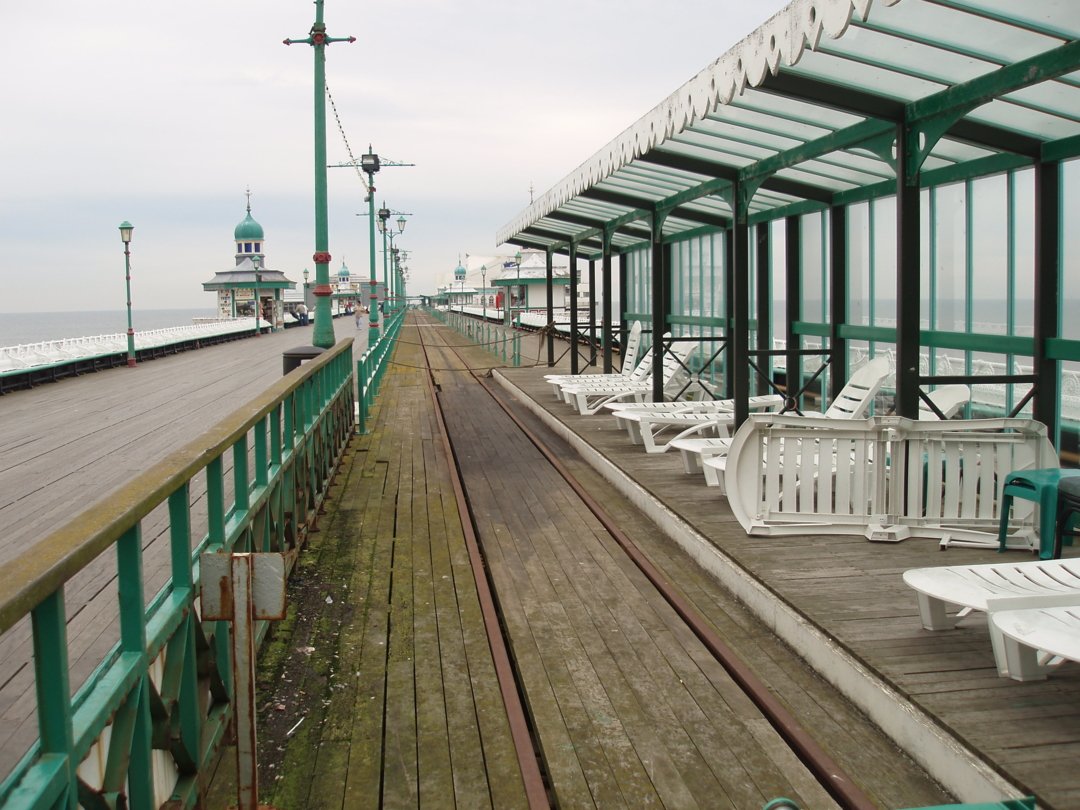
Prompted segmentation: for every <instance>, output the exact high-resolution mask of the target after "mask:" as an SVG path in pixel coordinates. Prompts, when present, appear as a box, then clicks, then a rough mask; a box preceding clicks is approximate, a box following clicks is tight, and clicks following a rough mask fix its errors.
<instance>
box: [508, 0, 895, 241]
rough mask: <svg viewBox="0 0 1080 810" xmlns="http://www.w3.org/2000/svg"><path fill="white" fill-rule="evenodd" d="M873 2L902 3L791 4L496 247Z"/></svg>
mask: <svg viewBox="0 0 1080 810" xmlns="http://www.w3.org/2000/svg"><path fill="white" fill-rule="evenodd" d="M875 2H876V3H878V4H879V5H884V6H892V5H896V4H897V3H899V2H901V0H793V2H792V3H791V4H790V5H789V6H787V8H785V9H784V10H783V11H780V12H778V13H777V14H776V15H775V16H773V17H772V18H771V19H769V20H768V21H767V22H766V23H765V24H764V25H762V26H761V27H760V28H758V29H757V30H756V31H754V32H753V33H752V34H750V35H749V36H747V37H746V38H745V39H743V40H742V41H741V42H739V43H738V44H737V45H735V46H734V47H733V48H732V49H731V50H729V51H728V52H727V53H725V54H724V55H723V56H721V57H720V58H719V59H717V60H716V61H715V62H713V63H712V64H710V65H709V66H708V67H706V68H705V69H704V70H702V71H701V72H700V73H698V74H697V75H696V76H694V77H693V78H692V79H690V81H688V82H687V83H686V84H684V85H683V86H682V87H680V88H679V89H678V90H676V91H675V92H674V93H672V94H671V95H670V96H668V97H667V98H666V99H664V100H663V101H662V102H660V103H659V104H658V105H657V106H656V107H654V108H653V109H652V110H651V111H650V112H648V113H646V114H645V115H644V116H642V117H641V118H640V119H639V120H638V121H637V122H635V123H634V124H633V125H632V126H630V127H629V128H627V129H626V130H624V131H623V132H622V133H620V134H619V135H618V137H616V138H615V139H614V140H613V141H611V142H610V143H608V144H607V145H606V146H604V147H603V148H602V149H601V150H600V151H599V152H597V153H596V154H595V155H593V156H592V157H591V158H589V159H588V160H586V161H585V162H584V163H583V164H581V166H579V167H578V168H577V169H575V170H574V171H573V172H572V173H571V174H569V175H567V176H566V177H565V178H563V179H562V180H561V181H560V182H559V183H558V184H556V185H555V186H554V187H553V188H551V189H550V190H549V191H547V192H546V193H544V194H543V195H542V196H541V197H540V198H539V199H537V200H536V201H535V202H534V203H533V204H532V205H530V206H529V207H528V208H526V209H525V210H524V211H522V212H521V213H520V214H519V215H518V216H517V217H516V218H515V219H514V220H513V221H512V222H510V223H508V224H507V225H505V226H503V228H501V229H500V230H499V232H498V233H497V234H496V241H497V244H502V243H504V242H506V241H507V240H508V239H511V238H513V237H514V236H515V235H517V234H518V233H520V232H521V231H523V230H524V229H525V228H528V227H529V226H530V225H532V224H533V223H535V222H536V221H537V220H539V219H542V218H543V217H545V216H547V215H548V214H550V213H551V212H552V211H555V210H556V209H558V208H559V207H560V206H561V205H563V204H564V203H566V202H567V201H569V200H571V199H573V198H574V197H575V196H577V195H579V194H580V193H581V192H582V191H584V190H586V189H588V188H590V187H591V186H594V185H596V184H597V183H599V182H600V181H602V180H603V179H604V178H606V177H610V176H611V175H612V174H614V173H615V172H617V171H618V170H619V169H621V168H623V167H624V166H626V165H627V164H628V163H630V162H631V161H633V160H634V159H636V158H638V157H640V156H642V155H644V154H645V153H647V152H648V151H650V150H651V149H654V148H655V147H657V146H659V145H660V144H662V143H663V142H664V141H666V140H667V139H669V138H671V137H672V136H673V135H677V134H679V133H681V132H683V131H684V130H685V129H686V128H687V127H689V126H691V125H692V124H693V123H694V122H695V121H697V120H699V119H701V118H703V117H704V116H705V115H707V114H709V113H710V112H712V111H713V110H715V109H716V108H717V106H719V105H721V104H728V103H730V102H731V100H732V99H733V98H735V96H736V95H737V94H740V93H742V92H743V90H745V89H746V87H747V86H750V87H757V86H759V85H760V84H761V83H762V82H763V81H764V80H765V77H766V76H768V75H770V74H775V73H776V72H777V71H778V70H779V69H780V66H781V65H789V66H790V65H794V64H796V63H797V62H798V61H799V59H800V58H801V57H802V55H803V52H804V51H805V49H806V48H810V49H811V50H813V49H815V48H816V47H817V45H818V43H819V42H820V40H821V37H822V35H824V36H826V37H828V38H830V39H837V38H839V37H841V36H843V34H844V32H845V31H846V30H847V28H848V24H849V23H850V22H851V17H852V14H855V15H858V18H859V19H861V20H865V19H866V17H867V15H868V14H869V13H870V8H871V6H872V5H873V4H874V3H875Z"/></svg>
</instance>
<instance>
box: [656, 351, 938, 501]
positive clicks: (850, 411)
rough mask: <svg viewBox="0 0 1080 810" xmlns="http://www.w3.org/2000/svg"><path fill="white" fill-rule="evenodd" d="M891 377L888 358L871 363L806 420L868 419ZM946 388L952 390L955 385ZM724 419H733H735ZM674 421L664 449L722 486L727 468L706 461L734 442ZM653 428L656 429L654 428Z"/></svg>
mask: <svg viewBox="0 0 1080 810" xmlns="http://www.w3.org/2000/svg"><path fill="white" fill-rule="evenodd" d="M888 376H889V360H888V358H887V357H877V358H875V359H873V360H871V361H870V362H869V363H867V364H866V365H864V366H862V367H861V368H859V369H858V370H857V371H856V372H855V373H854V374H852V375H851V379H850V380H848V382H847V385H845V386H844V387H843V389H841V391H840V393H839V394H837V395H836V398H835V399H834V400H833V402H832V404H831V405H830V406H829V408H828V410H826V411H825V413H824V414H816V413H809V414H807V417H808V418H814V419H819V418H828V419H862V418H863V417H865V416H866V413H867V411H868V410H870V403H871V402H873V400H874V397H875V396H876V395H877V392H878V391H880V390H881V387H882V385H884V384H885V380H886V378H887V377H888ZM944 387H948V388H951V387H952V386H944ZM939 407H940V406H939ZM930 413H931V414H932V413H933V412H932V411H930ZM725 418H727V419H732V417H725ZM649 421H650V423H652V424H653V425H656V427H659V428H660V429H661V430H662V429H664V428H666V427H668V425H665V424H663V422H662V421H661V420H649ZM672 421H673V422H676V423H677V422H678V421H681V422H683V424H682V430H681V432H679V434H678V435H677V436H674V437H672V438H671V439H670V440H669V441H668V442H667V444H666V445H665V447H664V449H665V450H666V449H667V448H668V447H673V448H675V449H677V450H679V452H680V453H681V454H682V459H683V468H684V469H685V470H686V472H687V473H690V474H692V473H697V472H702V471H704V472H705V482H706V483H707V484H708V485H709V486H722V482H721V478H720V476H721V475H722V474H723V466H724V465H723V464H720V465H719V466H717V465H713V467H711V468H709V469H706V468H705V466H704V462H705V460H706V459H710V458H711V459H716V458H722V457H724V456H726V455H727V451H728V449H729V448H730V447H731V439H730V438H729V437H727V436H726V435H724V434H723V433H720V431H718V430H717V428H716V427H715V426H713V425H709V424H707V423H705V420H702V423H703V424H702V425H701V428H700V429H699V430H695V429H694V428H695V425H694V424H693V423H692V422H691V421H690V420H685V419H683V420H672ZM644 427H645V426H644V425H642V428H644ZM653 429H654V430H655V428H653ZM704 431H711V432H713V433H720V435H719V436H718V437H714V438H700V437H698V434H699V433H700V432H704ZM642 434H643V435H642V443H645V442H646V439H645V437H644V429H643V430H642ZM653 452H661V451H653ZM714 471H715V472H714Z"/></svg>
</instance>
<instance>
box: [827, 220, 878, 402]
mask: <svg viewBox="0 0 1080 810" xmlns="http://www.w3.org/2000/svg"><path fill="white" fill-rule="evenodd" d="M871 209H872V206H871ZM871 221H873V218H872V217H871ZM870 244H871V246H873V244H874V242H873V237H872V235H871V241H870ZM873 254H874V251H873V247H871V249H870V255H871V256H873ZM829 259H830V262H829V265H830V267H829V309H830V316H829V349H830V355H829V356H830V357H831V358H832V360H831V362H830V363H829V401H830V402H831V401H832V400H833V399H834V398H835V397H836V395H837V394H839V393H840V389H841V388H843V387H844V385H845V384H846V381H847V378H848V371H847V369H848V352H847V341H846V340H844V339H843V338H842V337H840V327H841V326H842V325H843V324H845V323H847V300H848V262H847V206H844V205H838V206H836V207H834V208H830V209H829ZM871 276H873V271H871ZM870 300H871V301H873V300H874V299H873V296H871V297H870Z"/></svg>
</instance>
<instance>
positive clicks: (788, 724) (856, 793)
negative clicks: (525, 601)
mask: <svg viewBox="0 0 1080 810" xmlns="http://www.w3.org/2000/svg"><path fill="white" fill-rule="evenodd" d="M421 339H422V337H421ZM438 348H439V349H445V350H448V351H450V352H452V353H453V354H455V355H456V356H457V357H458V359H459V360H460V361H461V362H462V364H463V365H464V366H465V367H466V368H468V364H467V362H466V361H465V360H464V358H462V357H461V355H460V353H459V352H457V351H456V350H455V349H454V347H453V346H439V347H438ZM424 353H425V358H426V357H427V346H426V345H425V346H424ZM429 365H430V362H429ZM469 373H470V374H471V376H472V377H473V379H474V380H475V381H476V383H477V384H478V385H480V386H481V387H482V388H483V389H484V390H485V391H486V392H487V393H488V394H489V395H490V396H491V398H492V399H493V400H494V401H495V402H496V403H497V404H498V406H499V407H500V408H501V409H502V410H503V412H505V413H506V415H507V416H508V417H509V418H510V419H511V420H512V421H513V423H514V424H515V426H516V427H517V428H518V429H519V430H520V431H521V432H522V434H523V435H525V436H526V437H527V438H528V440H529V442H531V443H532V444H533V445H534V446H535V447H536V448H537V450H538V451H539V452H540V453H541V454H542V455H543V456H544V458H545V459H546V460H547V461H548V462H549V463H550V464H551V466H552V467H553V468H554V469H555V470H556V471H557V473H558V474H559V476H561V477H562V478H563V479H564V480H565V481H566V482H567V484H568V485H569V486H570V488H571V489H572V490H573V492H574V493H575V494H576V495H577V497H578V498H579V499H580V500H581V502H582V503H583V504H584V505H585V506H586V507H587V508H588V509H589V511H590V512H592V514H593V515H594V516H595V517H596V518H597V519H598V520H599V522H600V523H601V524H602V526H603V527H604V529H605V530H606V531H607V532H608V534H609V535H610V536H611V538H612V539H613V540H614V541H615V542H616V543H617V544H618V546H619V547H620V548H621V549H622V550H623V551H624V552H625V553H626V555H627V556H628V557H629V559H630V560H632V561H633V563H634V564H635V565H636V566H637V567H638V569H639V570H640V571H641V572H642V573H643V574H644V576H645V577H646V578H647V579H648V580H649V582H650V583H651V584H652V585H653V587H655V588H656V590H657V591H658V592H659V594H660V595H661V596H662V598H663V599H664V600H665V601H666V602H667V603H668V604H669V605H670V606H671V607H672V609H673V610H674V611H675V612H676V614H677V615H678V616H679V618H680V619H681V620H682V621H683V622H684V623H685V624H686V625H687V626H688V627H689V628H690V630H691V631H692V632H693V633H694V635H695V636H696V637H697V638H698V639H699V640H700V641H701V642H702V644H703V645H704V646H705V648H706V649H707V650H708V651H709V653H710V654H711V655H712V656H713V657H714V658H715V659H716V661H717V662H719V663H720V665H721V666H723V668H724V669H725V670H726V671H727V672H728V674H729V675H730V676H731V678H732V680H733V681H734V682H735V683H736V684H737V685H738V686H739V688H740V689H741V690H742V691H743V692H744V693H745V694H746V695H747V697H749V699H750V700H751V701H752V702H753V703H754V705H755V706H756V707H757V708H758V710H759V711H760V712H761V713H762V715H763V716H764V717H765V719H766V720H767V721H768V722H769V723H770V724H771V725H772V726H773V728H774V729H775V730H776V731H777V733H778V734H779V735H780V737H781V738H782V739H783V740H784V742H785V743H786V744H787V745H788V746H789V747H790V749H791V750H792V752H793V753H794V754H795V756H796V757H797V758H798V759H799V761H800V762H802V763H803V765H805V766H806V768H807V769H808V770H809V771H810V773H811V774H813V776H814V777H815V778H816V779H817V781H818V782H819V784H820V785H821V786H822V787H823V788H824V789H825V790H826V791H827V792H828V793H829V795H830V796H831V797H832V798H833V799H834V800H835V801H836V802H837V804H838V805H839V806H840V807H843V808H846V810H870V809H871V808H874V807H876V806H877V805H876V804H875V803H874V802H873V801H872V800H871V799H870V797H869V796H868V795H867V794H866V793H865V792H864V791H863V790H862V789H861V788H860V787H859V786H858V785H857V784H856V783H855V781H854V780H853V779H852V778H851V777H850V776H849V775H848V774H847V773H845V771H844V770H843V768H841V767H840V765H839V764H838V763H837V762H836V761H835V760H834V759H833V758H832V757H831V756H830V755H829V754H828V753H827V752H826V751H825V750H824V749H823V748H822V747H821V746H820V745H819V744H818V743H817V741H816V740H815V739H814V738H813V737H812V736H811V735H810V734H809V733H808V732H807V731H806V730H805V729H804V728H803V727H802V726H801V725H800V723H799V722H798V721H797V720H796V718H795V717H794V716H793V715H792V714H791V712H789V711H788V710H787V709H786V708H785V707H784V706H783V705H782V704H781V702H780V701H779V700H778V699H777V698H776V697H775V696H774V695H773V694H772V692H771V691H770V689H769V688H768V686H767V685H766V684H765V683H763V682H762V681H761V679H760V678H758V676H757V675H756V674H755V673H754V672H753V671H752V669H751V668H750V667H749V666H748V665H747V664H746V663H745V662H744V661H743V660H741V659H740V658H739V657H738V655H737V654H736V653H735V652H734V650H732V648H731V647H730V646H729V645H728V644H727V643H726V642H725V641H724V640H723V639H722V638H721V636H720V634H719V633H718V632H717V631H716V629H715V628H714V627H713V626H712V625H711V624H710V622H709V621H708V620H707V619H706V618H705V617H704V616H702V615H701V613H700V612H699V611H698V610H697V609H696V608H695V607H694V606H693V605H692V604H691V603H690V602H689V600H687V599H686V598H685V597H684V596H683V595H682V593H681V592H680V591H679V590H678V589H677V588H675V587H674V586H673V585H672V584H671V583H670V582H669V581H668V580H667V578H666V577H665V576H664V574H663V572H662V571H660V570H659V569H658V568H657V567H656V566H655V565H654V564H653V563H652V562H651V560H649V558H648V557H647V555H646V554H645V553H644V552H643V551H642V550H641V549H640V548H639V547H638V546H637V544H635V543H634V541H633V540H632V539H631V538H630V537H629V536H627V534H626V533H625V532H623V531H622V530H621V529H620V528H619V526H618V525H617V523H616V522H615V520H614V519H613V518H612V517H611V515H610V514H609V513H608V512H607V511H606V510H605V509H604V508H603V506H601V505H600V504H599V503H598V502H597V501H596V500H595V499H594V498H593V497H592V496H591V495H590V494H589V492H588V491H587V490H586V488H585V487H584V486H583V485H582V484H581V482H580V481H578V480H577V478H576V477H575V476H574V475H573V474H572V473H571V472H570V471H569V469H567V467H566V466H565V465H564V464H562V463H561V462H560V460H559V458H558V456H557V454H556V453H555V452H554V451H553V450H552V449H551V448H550V447H549V446H548V445H547V444H546V443H545V442H544V441H543V440H542V439H541V438H540V437H539V436H538V435H537V434H536V433H535V432H534V431H532V430H530V429H529V427H528V426H527V425H525V423H524V422H522V421H521V419H520V418H519V417H518V416H517V415H516V414H514V413H513V412H512V411H511V410H510V408H508V407H507V405H506V404H505V402H504V401H503V400H502V399H501V398H500V397H499V396H497V395H496V394H495V392H494V391H493V390H492V388H491V386H490V385H489V384H488V383H487V382H485V381H484V380H483V379H482V378H481V377H480V376H479V375H478V374H476V373H475V372H473V371H472V370H471V369H470V370H469ZM429 387H430V390H431V395H432V396H433V397H434V398H435V402H436V412H437V413H438V414H439V424H440V427H441V429H442V432H443V441H444V442H445V444H446V447H447V449H448V451H449V452H450V454H451V457H454V455H453V445H452V442H451V440H450V437H449V435H448V434H447V432H446V425H445V421H444V419H443V416H442V412H441V403H440V402H439V398H438V396H437V394H436V391H435V387H434V383H433V381H432V380H431V377H430V375H429ZM452 472H453V475H454V486H455V491H456V492H457V493H458V502H459V509H460V510H461V514H462V515H463V521H462V522H463V526H464V529H465V531H466V536H467V537H468V538H469V543H470V554H472V553H473V549H474V547H475V554H476V556H477V559H476V560H475V561H474V563H473V567H474V572H475V573H476V576H477V582H478V585H481V584H482V585H483V586H484V588H485V592H486V593H487V597H486V598H484V599H483V600H482V601H483V608H484V614H485V623H486V624H487V626H488V628H489V634H490V633H493V632H495V631H498V633H499V634H500V636H498V637H497V636H495V635H492V648H493V649H496V647H497V648H498V649H500V650H502V651H503V652H502V653H501V654H502V655H505V650H506V649H507V646H508V642H507V640H506V639H503V638H501V627H502V625H501V622H500V620H499V617H498V616H497V615H496V613H495V611H496V609H497V608H496V604H495V600H494V599H492V597H491V590H490V584H489V583H487V580H486V576H487V575H486V566H485V564H484V562H483V560H482V555H483V549H482V546H481V545H480V544H479V542H478V539H477V536H476V532H475V529H474V528H473V527H472V517H471V510H470V507H469V503H468V496H467V494H466V493H465V490H464V484H463V483H462V482H461V479H460V475H459V474H458V472H457V469H456V464H455V465H453V466H452ZM464 516H469V519H468V520H465V519H464ZM508 666H509V661H508V660H507V663H506V665H504V666H503V667H500V668H499V677H500V681H502V679H503V678H504V677H505V678H510V677H516V676H514V674H513V672H512V669H511V670H507V667H508ZM501 686H502V690H503V694H504V696H509V697H510V699H509V700H508V704H507V705H508V712H509V713H510V714H511V718H512V719H511V722H512V724H514V725H517V726H522V725H528V718H527V717H519V718H516V719H515V717H514V715H516V714H517V713H518V712H524V711H525V709H524V706H523V704H522V703H521V700H520V698H519V687H518V686H517V684H516V683H515V684H510V683H502V684H501ZM515 731H516V733H515V743H516V745H517V746H518V757H519V761H520V763H521V765H522V772H523V774H525V778H526V781H527V782H528V781H529V779H530V774H531V773H532V772H533V771H535V770H536V763H537V762H538V761H540V760H541V759H542V757H541V753H540V751H539V750H538V748H537V747H526V737H525V734H524V732H523V731H521V730H520V729H516V730H515ZM518 732H520V733H518ZM534 778H539V774H536V775H535V777H534ZM529 795H530V800H532V799H533V796H534V793H533V792H532V791H530V793H529ZM532 806H534V807H535V806H537V805H536V804H535V803H534V804H532Z"/></svg>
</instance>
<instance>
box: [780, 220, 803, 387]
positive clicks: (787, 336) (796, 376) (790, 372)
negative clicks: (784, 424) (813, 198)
mask: <svg viewBox="0 0 1080 810" xmlns="http://www.w3.org/2000/svg"><path fill="white" fill-rule="evenodd" d="M784 230H785V238H784V242H785V243H786V248H785V249H786V251H787V258H786V259H785V261H784V265H785V266H784V280H785V282H786V283H785V287H786V290H785V293H784V294H785V296H786V298H785V300H784V307H785V311H786V315H787V318H786V320H787V323H786V324H785V326H784V348H785V349H786V350H787V353H786V354H785V355H784V390H785V394H786V396H787V401H786V402H785V403H784V407H785V408H800V407H801V405H800V403H799V402H797V401H796V400H795V394H796V393H797V392H798V391H799V389H800V388H802V357H800V355H799V354H798V350H799V348H801V347H800V346H799V335H798V334H797V333H796V332H795V323H796V321H798V320H799V319H800V317H801V313H802V295H803V294H802V220H801V219H800V218H799V217H798V216H791V217H787V219H785V220H784Z"/></svg>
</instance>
